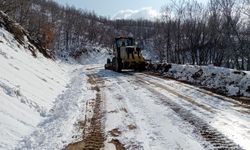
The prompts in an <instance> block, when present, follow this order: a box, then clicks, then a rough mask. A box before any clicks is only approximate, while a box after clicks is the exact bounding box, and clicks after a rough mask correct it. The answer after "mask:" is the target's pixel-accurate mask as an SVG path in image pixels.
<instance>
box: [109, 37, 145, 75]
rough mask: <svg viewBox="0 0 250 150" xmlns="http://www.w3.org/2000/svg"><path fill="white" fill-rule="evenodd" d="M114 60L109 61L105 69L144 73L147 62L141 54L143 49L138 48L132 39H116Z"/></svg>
mask: <svg viewBox="0 0 250 150" xmlns="http://www.w3.org/2000/svg"><path fill="white" fill-rule="evenodd" d="M113 56H114V57H113V58H112V60H110V59H109V58H108V59H107V63H106V64H105V66H104V67H105V69H109V70H114V71H117V72H121V71H122V69H134V70H136V71H144V70H145V66H146V61H145V59H144V57H143V56H142V53H141V48H139V47H137V46H136V44H135V40H134V39H133V38H131V37H118V38H115V40H114V44H113Z"/></svg>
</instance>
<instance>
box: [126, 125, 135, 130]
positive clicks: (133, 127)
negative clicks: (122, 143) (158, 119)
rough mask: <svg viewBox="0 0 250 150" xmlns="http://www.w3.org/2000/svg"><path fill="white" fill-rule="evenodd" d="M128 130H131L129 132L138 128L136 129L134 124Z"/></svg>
mask: <svg viewBox="0 0 250 150" xmlns="http://www.w3.org/2000/svg"><path fill="white" fill-rule="evenodd" d="M128 128H129V130H134V129H136V128H137V127H136V125H134V124H130V125H128Z"/></svg>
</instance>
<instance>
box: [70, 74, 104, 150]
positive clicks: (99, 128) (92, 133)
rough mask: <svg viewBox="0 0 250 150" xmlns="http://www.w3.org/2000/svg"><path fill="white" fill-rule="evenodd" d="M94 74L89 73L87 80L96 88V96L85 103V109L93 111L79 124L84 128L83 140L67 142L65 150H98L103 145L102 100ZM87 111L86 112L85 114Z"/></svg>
mask: <svg viewBox="0 0 250 150" xmlns="http://www.w3.org/2000/svg"><path fill="white" fill-rule="evenodd" d="M96 78H97V77H96V76H93V75H90V76H89V79H88V82H89V83H90V84H91V85H93V87H92V90H96V91H97V93H96V98H95V99H94V100H90V102H88V103H87V105H86V107H87V108H86V110H87V111H89V112H93V115H92V117H91V118H89V116H85V118H86V119H85V121H84V122H82V123H81V124H80V125H81V127H82V128H84V131H83V140H82V141H79V142H76V143H71V144H69V145H68V146H67V147H66V148H65V150H80V149H81V150H99V149H101V148H103V147H104V141H105V134H104V130H103V129H104V125H103V123H102V120H103V114H104V111H103V110H102V106H103V100H102V96H101V90H100V88H99V83H97V82H96ZM87 114H88V113H86V115H87Z"/></svg>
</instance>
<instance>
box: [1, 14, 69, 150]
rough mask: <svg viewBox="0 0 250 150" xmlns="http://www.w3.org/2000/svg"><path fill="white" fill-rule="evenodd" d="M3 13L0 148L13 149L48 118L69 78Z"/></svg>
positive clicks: (60, 67)
mask: <svg viewBox="0 0 250 150" xmlns="http://www.w3.org/2000/svg"><path fill="white" fill-rule="evenodd" d="M0 13H1V17H0V64H1V67H0V99H1V106H0V118H1V119H0V128H1V130H0V136H1V140H0V148H7V149H13V148H14V147H15V145H16V144H17V142H18V141H19V140H21V138H22V137H23V136H26V135H29V134H30V133H31V132H32V131H33V130H34V128H35V127H36V126H37V125H38V124H39V122H40V121H41V120H42V119H43V118H44V117H45V116H47V115H48V114H49V112H50V111H51V109H52V107H53V105H54V102H55V99H56V97H57V96H58V95H59V94H60V93H61V92H62V91H63V90H64V89H65V86H66V84H67V82H68V76H67V71H66V70H65V69H63V68H64V67H62V66H60V64H59V63H56V62H54V61H53V60H51V59H48V58H46V57H44V55H43V54H42V53H40V52H39V50H38V49H37V48H36V46H35V45H33V44H32V43H31V42H30V40H29V37H28V34H27V32H25V30H23V29H22V28H21V26H19V25H18V24H17V23H15V22H13V21H11V22H10V21H6V20H10V19H9V18H8V17H7V16H4V17H5V18H2V16H3V15H4V14H3V13H2V12H0ZM10 27H12V28H10Z"/></svg>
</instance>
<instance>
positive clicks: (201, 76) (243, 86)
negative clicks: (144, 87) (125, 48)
mask: <svg viewBox="0 0 250 150" xmlns="http://www.w3.org/2000/svg"><path fill="white" fill-rule="evenodd" d="M148 70H150V71H154V72H159V73H161V74H162V75H163V76H166V77H170V78H174V79H177V80H180V81H185V82H189V83H192V84H195V85H199V86H203V87H205V88H208V89H212V90H215V91H216V92H218V93H221V94H226V95H228V96H245V97H250V72H248V71H239V70H234V69H228V68H223V67H215V66H212V65H210V66H193V65H177V64H152V65H149V66H148Z"/></svg>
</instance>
